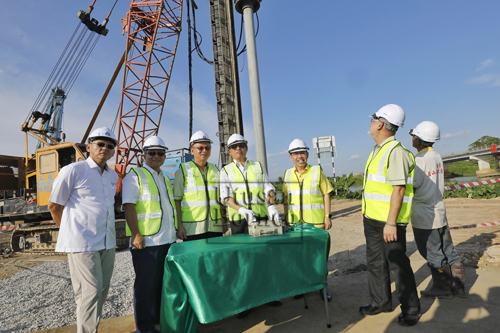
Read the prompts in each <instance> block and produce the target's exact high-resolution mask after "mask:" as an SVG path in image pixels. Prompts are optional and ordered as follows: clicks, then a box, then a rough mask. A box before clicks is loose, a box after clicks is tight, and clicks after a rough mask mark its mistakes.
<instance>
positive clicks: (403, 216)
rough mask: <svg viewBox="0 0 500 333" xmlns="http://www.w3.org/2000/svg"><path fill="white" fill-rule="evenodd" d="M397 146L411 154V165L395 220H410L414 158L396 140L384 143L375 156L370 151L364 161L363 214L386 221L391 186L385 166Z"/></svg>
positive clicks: (406, 221) (398, 221)
mask: <svg viewBox="0 0 500 333" xmlns="http://www.w3.org/2000/svg"><path fill="white" fill-rule="evenodd" d="M397 146H401V147H402V148H403V149H404V150H405V151H406V152H407V153H408V154H409V155H410V156H411V158H412V161H413V165H412V167H411V169H410V172H409V173H408V178H407V181H406V190H405V193H404V197H403V203H402V205H401V210H400V211H399V215H398V218H397V221H396V222H397V223H408V222H410V216H411V207H412V201H413V177H414V174H415V158H414V157H413V154H412V153H411V152H410V151H409V150H407V149H406V148H404V147H403V146H402V145H401V143H400V142H398V141H396V140H393V141H389V142H387V143H385V144H384V145H383V146H382V147H381V148H380V150H379V151H378V152H377V155H375V157H373V152H372V153H371V154H370V157H369V158H368V161H367V163H366V167H365V180H364V184H363V214H364V215H366V216H367V217H369V218H371V219H373V220H377V221H384V222H387V217H388V216H389V210H390V207H391V195H392V191H393V187H392V185H391V184H389V181H388V177H387V166H388V163H389V155H390V154H391V152H392V150H393V149H394V148H396V147H397ZM372 157H373V160H372Z"/></svg>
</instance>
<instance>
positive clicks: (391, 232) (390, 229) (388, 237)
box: [384, 223, 398, 243]
mask: <svg viewBox="0 0 500 333" xmlns="http://www.w3.org/2000/svg"><path fill="white" fill-rule="evenodd" d="M397 231H398V228H397V227H396V226H392V225H388V224H387V223H386V224H385V227H384V241H385V242H386V243H391V242H395V241H397V240H398V234H397Z"/></svg>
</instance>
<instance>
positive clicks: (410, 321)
mask: <svg viewBox="0 0 500 333" xmlns="http://www.w3.org/2000/svg"><path fill="white" fill-rule="evenodd" d="M419 320H420V315H417V316H416V318H415V316H411V318H408V317H407V318H404V316H403V314H400V315H399V317H398V324H399V325H401V326H415V325H417V323H418V321H419Z"/></svg>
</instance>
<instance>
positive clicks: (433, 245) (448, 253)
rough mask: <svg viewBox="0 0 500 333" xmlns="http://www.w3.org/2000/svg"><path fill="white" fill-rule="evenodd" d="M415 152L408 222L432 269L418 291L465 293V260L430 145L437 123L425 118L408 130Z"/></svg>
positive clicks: (442, 294)
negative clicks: (453, 234)
mask: <svg viewBox="0 0 500 333" xmlns="http://www.w3.org/2000/svg"><path fill="white" fill-rule="evenodd" d="M410 135H411V136H412V144H413V147H414V148H416V149H417V151H418V154H417V155H416V156H415V163H416V167H415V181H414V184H413V187H414V188H415V196H414V198H413V208H412V214H411V224H412V227H413V234H414V236H415V243H417V248H418V252H420V254H421V255H422V257H424V258H425V260H427V265H428V266H429V268H430V269H431V274H432V287H431V288H430V289H429V290H424V291H422V292H421V293H420V294H421V295H422V296H423V297H428V298H453V295H455V296H459V297H467V292H466V291H465V286H464V283H465V271H464V264H463V263H462V262H461V261H460V257H459V255H458V253H457V251H456V250H455V247H454V246H453V242H452V240H451V238H450V234H449V229H448V220H447V219H446V207H445V206H444V202H443V193H444V166H443V159H442V158H441V155H439V154H438V153H437V152H436V151H435V150H434V149H433V148H432V146H433V145H434V143H436V142H438V141H439V139H440V130H439V127H438V125H436V124H435V123H433V122H432V121H424V122H421V123H420V124H418V125H417V126H416V127H415V128H414V129H412V130H410Z"/></svg>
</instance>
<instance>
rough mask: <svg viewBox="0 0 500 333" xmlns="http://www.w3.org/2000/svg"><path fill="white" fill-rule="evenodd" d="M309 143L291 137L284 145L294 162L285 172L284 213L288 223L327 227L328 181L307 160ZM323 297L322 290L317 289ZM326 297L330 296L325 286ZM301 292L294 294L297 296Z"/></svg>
mask: <svg viewBox="0 0 500 333" xmlns="http://www.w3.org/2000/svg"><path fill="white" fill-rule="evenodd" d="M308 150H309V147H307V145H306V143H305V142H304V141H303V140H301V139H294V140H293V141H292V142H291V143H290V145H289V146H288V153H289V154H290V160H291V161H292V162H293V163H294V164H295V166H294V167H293V168H291V169H288V170H287V171H286V172H285V176H284V183H283V196H284V199H285V202H284V207H285V216H286V219H287V222H288V223H289V224H292V225H293V224H295V223H307V224H311V225H313V226H315V227H316V228H323V229H325V230H329V229H330V228H331V227H332V222H331V220H330V203H331V200H330V192H332V191H333V187H332V184H331V183H330V181H329V180H328V178H326V176H325V174H324V172H323V170H322V169H321V167H320V166H318V165H312V166H311V165H309V164H307V159H308V158H309V152H308ZM319 292H320V294H321V297H322V298H323V297H324V296H323V290H320V291H319ZM326 295H327V298H328V301H330V300H331V299H332V296H331V295H330V293H329V292H328V289H327V290H326ZM300 296H302V295H297V296H296V297H295V298H298V297H300Z"/></svg>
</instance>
